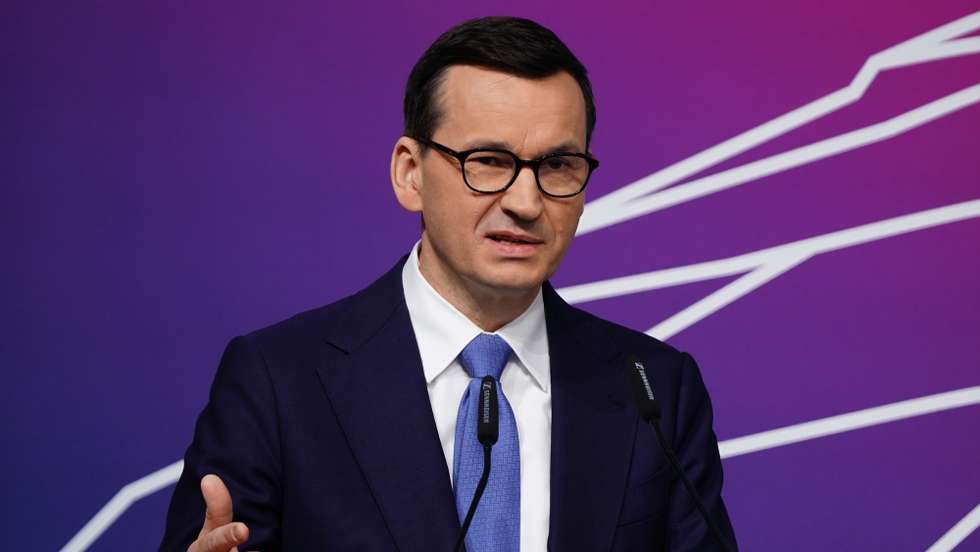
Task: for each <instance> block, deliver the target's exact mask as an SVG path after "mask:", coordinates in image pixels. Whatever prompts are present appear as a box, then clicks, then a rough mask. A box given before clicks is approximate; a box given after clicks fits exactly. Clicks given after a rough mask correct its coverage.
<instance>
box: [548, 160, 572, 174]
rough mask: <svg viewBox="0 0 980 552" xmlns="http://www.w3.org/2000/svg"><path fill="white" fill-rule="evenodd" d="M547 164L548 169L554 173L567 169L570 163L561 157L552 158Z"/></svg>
mask: <svg viewBox="0 0 980 552" xmlns="http://www.w3.org/2000/svg"><path fill="white" fill-rule="evenodd" d="M545 164H546V165H548V168H549V169H551V170H553V171H557V170H560V169H563V168H565V166H566V165H567V164H568V163H567V162H566V161H565V160H564V159H562V158H561V157H552V158H551V159H548V160H547V161H545Z"/></svg>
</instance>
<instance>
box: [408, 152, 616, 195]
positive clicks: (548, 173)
mask: <svg viewBox="0 0 980 552" xmlns="http://www.w3.org/2000/svg"><path fill="white" fill-rule="evenodd" d="M413 138H414V139H415V140H416V141H418V142H421V143H423V144H425V145H427V146H431V147H433V148H435V149H437V150H439V151H441V152H443V153H445V154H446V155H449V156H451V157H455V158H456V160H457V161H459V166H460V170H461V171H462V173H463V182H465V183H466V187H467V188H469V189H471V190H473V191H474V192H478V193H481V194H494V193H497V192H502V191H504V190H506V189H507V188H509V187H510V185H511V184H513V183H514V181H515V180H517V175H518V174H519V173H520V172H521V169H523V168H524V167H525V166H527V167H531V170H533V171H534V179H535V181H536V182H537V184H538V189H539V190H541V192H542V193H544V194H545V195H547V196H551V197H572V196H574V195H578V194H580V193H581V192H582V190H584V189H585V185H586V184H587V183H588V182H589V177H590V176H592V171H594V170H595V169H596V167H598V166H599V161H598V160H596V159H593V158H591V157H589V156H588V155H586V154H584V153H566V152H559V153H549V154H548V155H544V156H542V157H538V158H537V159H521V158H520V157H518V156H517V155H516V154H514V153H513V152H510V151H507V150H504V149H493V148H477V149H471V150H466V151H456V150H454V149H451V148H448V147H446V146H444V145H442V144H440V143H438V142H434V141H432V140H427V139H425V138H418V137H413Z"/></svg>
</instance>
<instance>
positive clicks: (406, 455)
mask: <svg viewBox="0 0 980 552" xmlns="http://www.w3.org/2000/svg"><path fill="white" fill-rule="evenodd" d="M404 262H405V259H404V258H403V259H402V260H401V261H400V262H399V263H398V264H397V265H396V266H395V267H394V268H393V269H392V270H390V271H389V272H388V273H387V274H385V275H384V276H382V277H381V278H380V279H379V280H377V281H376V282H374V283H373V284H372V285H371V286H369V287H368V288H366V289H364V290H362V291H360V292H359V293H357V294H355V295H352V296H350V297H348V298H345V299H343V300H341V301H339V302H337V303H334V304H331V305H329V306H326V307H322V308H319V309H316V310H312V311H308V312H306V313H303V314H300V315H297V316H295V317H293V318H290V319H289V320H286V321H284V322H280V323H278V324H275V325H273V326H270V327H268V328H265V329H262V330H259V331H257V332H254V333H251V334H249V335H246V336H242V337H236V338H235V339H233V340H232V341H231V342H230V343H229V345H228V347H227V349H226V350H225V353H224V355H223V357H222V359H221V363H220V365H219V367H218V371H217V375H216V376H215V379H214V383H213V386H212V388H211V394H210V399H209V402H208V405H207V407H206V408H205V409H204V411H203V412H202V413H201V415H200V417H199V419H198V421H197V425H196V429H195V433H194V439H193V442H192V443H191V445H190V447H189V448H188V449H187V453H186V455H185V457H184V471H183V474H182V475H181V477H180V480H179V482H178V483H177V487H176V489H175V490H174V494H173V498H172V500H171V503H170V509H169V513H168V516H167V524H166V534H165V535H164V539H163V543H162V545H161V550H179V551H181V552H183V551H185V550H186V549H187V546H188V545H189V544H190V543H191V542H192V541H193V540H194V539H195V538H196V537H197V534H198V532H199V531H200V528H201V525H202V523H203V519H204V502H203V499H202V497H201V492H200V486H199V485H200V483H199V482H200V479H201V478H202V477H203V476H204V475H205V474H208V473H214V474H217V475H218V476H220V477H221V478H222V480H224V482H225V484H226V485H227V486H228V490H229V491H230V493H231V496H232V501H233V504H234V514H235V519H236V520H237V521H242V522H244V523H246V524H247V525H248V527H249V529H250V531H251V533H250V537H249V541H248V543H246V544H245V545H243V546H241V547H239V550H243V551H244V550H253V549H257V550H262V551H264V552H272V551H277V550H286V551H289V552H297V551H304V550H323V551H349V550H365V551H395V550H398V551H406V552H407V551H419V552H441V551H445V552H449V551H451V550H452V547H453V544H454V542H455V541H456V537H457V535H458V533H459V528H460V523H459V520H458V517H457V513H456V506H455V502H454V499H453V489H452V484H451V481H450V477H449V472H448V470H447V468H446V460H445V456H444V455H443V452H442V447H441V445H440V442H439V436H438V432H437V430H436V426H435V422H434V420H433V416H432V409H431V407H430V405H429V398H428V394H427V392H426V384H425V378H424V376H423V373H422V362H421V359H420V357H419V351H418V346H417V344H416V341H415V334H414V332H413V330H412V325H411V322H410V320H409V315H408V310H407V308H406V306H405V297H404V293H403V291H402V284H401V267H402V265H403V263H404ZM544 305H545V317H546V320H547V327H548V345H549V351H550V356H551V383H552V438H551V522H550V533H549V540H548V544H549V546H548V547H549V550H552V551H556V552H557V551H577V550H582V551H593V550H595V551H600V550H601V551H610V550H612V551H634V550H635V551H643V552H649V551H651V550H715V549H716V547H715V545H714V544H713V541H712V540H711V536H710V534H709V533H708V532H707V529H706V528H705V526H704V522H703V521H702V520H701V518H700V516H699V515H698V512H697V510H696V509H695V507H694V506H693V503H692V502H691V501H690V500H689V498H688V496H687V494H686V492H685V490H684V489H683V487H682V486H681V484H680V481H679V480H677V479H676V477H675V476H674V474H673V472H672V470H671V468H670V466H669V464H667V461H666V457H665V456H664V455H663V453H662V452H661V450H660V448H659V446H658V444H657V442H656V440H655V435H654V433H653V431H652V428H650V427H648V426H646V425H644V424H643V423H642V422H641V421H640V420H639V417H638V415H637V411H636V408H635V407H634V405H633V404H632V400H631V390H630V388H629V386H628V383H627V379H626V375H625V374H626V370H625V358H626V357H627V356H629V355H636V356H638V357H639V358H640V359H643V360H644V361H645V362H646V365H647V369H648V372H649V373H650V374H651V375H652V378H651V379H652V383H653V385H654V388H655V390H656V392H657V395H658V399H659V401H660V403H661V408H662V410H663V419H662V420H661V425H662V427H663V431H664V433H665V434H666V437H667V439H668V440H669V441H670V442H671V443H673V446H674V448H675V450H676V452H677V456H678V457H679V458H680V461H681V462H682V464H683V466H684V469H685V470H686V472H687V474H688V476H689V477H690V478H691V480H692V481H693V482H694V485H695V487H696V488H697V489H698V491H699V492H700V494H701V497H702V499H703V500H704V503H705V506H706V508H707V509H708V511H709V512H710V514H711V515H712V516H713V517H714V520H715V522H716V523H717V524H718V525H719V526H721V527H722V530H723V532H724V533H725V535H726V538H727V539H728V540H729V541H730V548H731V549H732V550H734V549H735V541H734V535H733V533H732V530H731V525H730V523H729V520H728V514H727V513H726V511H725V506H724V504H723V503H722V499H721V496H720V493H721V486H722V468H721V460H720V459H719V456H718V446H717V442H716V438H715V435H714V432H713V430H712V425H711V423H712V422H711V420H712V414H711V406H710V403H709V400H708V395H707V392H706V390H705V387H704V384H703V382H702V380H701V376H700V374H699V371H698V367H697V365H696V364H695V362H694V360H693V359H692V358H691V356H690V355H688V354H687V353H681V352H678V351H677V350H675V349H673V348H671V347H670V346H668V345H666V344H664V343H661V342H660V341H657V340H656V339H653V338H651V337H649V336H647V335H644V334H642V333H639V332H636V331H633V330H630V329H627V328H624V327H621V326H618V325H615V324H612V323H610V322H607V321H604V320H601V319H599V318H597V317H595V316H592V315H590V314H588V313H586V312H584V311H582V310H579V309H576V308H573V307H571V306H569V305H568V304H566V303H565V302H564V301H563V300H562V299H561V298H560V297H559V296H558V294H557V293H555V291H554V289H553V288H552V287H551V286H550V285H549V284H547V283H545V285H544ZM491 484H492V483H491ZM528 552H536V551H528Z"/></svg>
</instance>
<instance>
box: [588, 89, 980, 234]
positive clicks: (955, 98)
mask: <svg viewBox="0 0 980 552" xmlns="http://www.w3.org/2000/svg"><path fill="white" fill-rule="evenodd" d="M978 102H980V84H978V85H974V86H970V87H968V88H964V89H962V90H960V91H958V92H955V93H953V94H950V95H948V96H945V97H943V98H940V99H938V100H936V101H933V102H930V103H928V104H925V105H923V106H921V107H918V108H916V109H913V110H911V111H908V112H906V113H903V114H901V115H898V116H896V117H893V118H891V119H888V120H886V121H883V122H880V123H877V124H874V125H870V126H867V127H864V128H860V129H858V130H853V131H851V132H847V133H844V134H840V135H837V136H834V137H832V138H827V139H825V140H821V141H819V142H814V143H812V144H809V145H806V146H802V147H799V148H796V149H793V150H790V151H786V152H783V153H780V154H777V155H773V156H770V157H767V158H765V159H760V160H758V161H753V162H751V163H746V164H745V165H740V166H738V167H735V168H732V169H728V170H726V171H722V172H720V173H715V174H712V175H710V176H705V177H703V178H699V179H696V180H692V181H690V182H687V183H685V184H681V185H679V186H675V187H673V188H670V189H668V190H664V191H662V192H658V193H655V194H651V195H648V196H645V197H642V198H637V199H633V200H630V201H625V202H621V203H616V204H615V205H611V204H610V205H607V206H603V205H604V204H603V203H599V202H602V201H604V200H605V197H608V196H605V197H602V198H599V199H597V200H595V201H593V202H591V203H589V207H587V208H586V211H585V213H584V214H583V216H582V222H581V223H580V224H579V230H578V234H579V235H581V234H585V233H588V232H592V231H594V230H599V229H601V228H605V227H607V226H611V225H614V224H617V223H620V222H625V221H628V220H631V219H634V218H637V217H640V216H643V215H647V214H650V213H653V212H655V211H660V210H663V209H666V208H668V207H673V206H674V205H678V204H681V203H685V202H688V201H691V200H694V199H697V198H700V197H704V196H707V195H710V194H713V193H715V192H719V191H721V190H725V189H728V188H733V187H735V186H739V185H742V184H745V183H747V182H752V181H755V180H759V179H760V178H764V177H766V176H769V175H772V174H775V173H778V172H782V171H785V170H788V169H792V168H794V167H799V166H801V165H805V164H807V163H812V162H814V161H819V160H821V159H825V158H827V157H832V156H835V155H839V154H841V153H845V152H847V151H850V150H854V149H858V148H861V147H864V146H868V145H871V144H874V143H876V142H881V141H883V140H887V139H889V138H894V137H895V136H898V135H900V134H903V133H905V132H907V131H909V130H912V129H914V128H916V127H919V126H922V125H924V124H926V123H928V122H930V121H933V120H935V119H938V118H940V117H943V116H945V115H949V114H950V113H953V112H955V111H958V110H960V109H963V108H965V107H968V106H970V105H973V104H975V103H978ZM593 205H599V206H600V207H591V206H593ZM590 208H591V209H592V210H591V211H590ZM590 213H592V214H590Z"/></svg>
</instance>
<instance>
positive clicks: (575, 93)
mask: <svg viewBox="0 0 980 552" xmlns="http://www.w3.org/2000/svg"><path fill="white" fill-rule="evenodd" d="M441 81H442V82H441V83H440V86H439V90H438V95H437V97H436V101H437V102H438V104H437V105H438V112H439V114H440V117H439V119H440V121H439V128H440V129H442V130H444V131H445V132H449V133H451V134H454V135H457V137H458V138H459V139H463V140H466V141H467V144H466V147H506V149H512V148H514V147H517V146H519V145H520V144H519V143H515V142H521V141H523V139H526V138H532V139H535V140H543V141H546V142H549V144H547V147H549V148H550V149H556V150H558V149H561V150H563V151H568V150H569V149H574V150H576V151H579V150H581V149H582V148H583V147H584V145H585V144H584V140H585V125H586V122H585V99H584V97H583V96H582V92H581V89H580V87H579V85H578V83H577V82H576V81H575V79H574V78H573V77H572V76H571V75H570V74H568V73H567V72H564V71H562V72H559V73H555V74H554V75H550V76H548V77H543V78H534V79H530V78H525V77H521V76H518V75H513V74H510V73H506V72H503V71H498V70H494V69H489V68H484V67H478V66H473V65H453V66H450V67H449V68H448V69H447V70H446V72H445V74H444V76H443V78H442V79H441ZM445 132H443V134H444V133H445ZM529 133H530V134H531V135H532V136H526V135H527V134H529ZM460 134H465V136H459V135H460ZM522 135H523V136H522ZM455 145H456V146H457V147H462V144H455ZM571 146H574V147H571Z"/></svg>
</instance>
